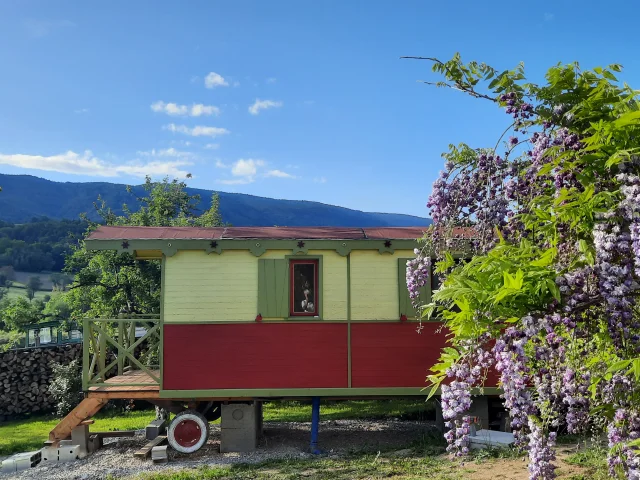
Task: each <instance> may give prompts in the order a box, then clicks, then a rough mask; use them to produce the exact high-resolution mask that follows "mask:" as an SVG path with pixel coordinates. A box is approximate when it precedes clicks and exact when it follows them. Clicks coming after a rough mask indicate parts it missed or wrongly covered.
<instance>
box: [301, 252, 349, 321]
mask: <svg viewBox="0 0 640 480" xmlns="http://www.w3.org/2000/svg"><path fill="white" fill-rule="evenodd" d="M309 255H322V319H323V320H346V319H347V285H348V284H347V257H342V256H340V255H338V254H337V253H336V252H335V251H329V250H309Z"/></svg>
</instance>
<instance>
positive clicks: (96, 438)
mask: <svg viewBox="0 0 640 480" xmlns="http://www.w3.org/2000/svg"><path fill="white" fill-rule="evenodd" d="M102 445H103V443H102V437H101V436H100V435H90V436H89V441H88V442H87V453H93V452H95V451H96V450H98V449H99V448H102Z"/></svg>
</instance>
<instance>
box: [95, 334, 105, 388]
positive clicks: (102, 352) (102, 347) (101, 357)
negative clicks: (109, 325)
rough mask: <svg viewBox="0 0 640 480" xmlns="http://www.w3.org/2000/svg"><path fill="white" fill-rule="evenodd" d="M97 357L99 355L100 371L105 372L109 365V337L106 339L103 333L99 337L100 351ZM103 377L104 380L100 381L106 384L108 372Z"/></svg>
mask: <svg viewBox="0 0 640 480" xmlns="http://www.w3.org/2000/svg"><path fill="white" fill-rule="evenodd" d="M104 328H106V327H104ZM96 355H98V371H99V372H104V369H105V367H106V365H107V337H105V336H104V333H102V332H100V335H99V336H98V351H97V352H96ZM103 376H104V378H102V379H100V381H103V382H104V380H105V379H106V372H105V373H103Z"/></svg>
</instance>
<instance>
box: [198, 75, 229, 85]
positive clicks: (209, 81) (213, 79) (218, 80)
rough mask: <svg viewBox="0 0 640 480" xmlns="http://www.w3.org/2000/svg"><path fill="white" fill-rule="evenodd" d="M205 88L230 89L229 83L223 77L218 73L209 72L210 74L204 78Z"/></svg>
mask: <svg viewBox="0 0 640 480" xmlns="http://www.w3.org/2000/svg"><path fill="white" fill-rule="evenodd" d="M204 86H205V87H207V88H216V87H228V86H229V82H227V81H226V80H225V79H224V77H223V76H222V75H219V74H217V73H216V72H209V74H208V75H207V76H206V77H204Z"/></svg>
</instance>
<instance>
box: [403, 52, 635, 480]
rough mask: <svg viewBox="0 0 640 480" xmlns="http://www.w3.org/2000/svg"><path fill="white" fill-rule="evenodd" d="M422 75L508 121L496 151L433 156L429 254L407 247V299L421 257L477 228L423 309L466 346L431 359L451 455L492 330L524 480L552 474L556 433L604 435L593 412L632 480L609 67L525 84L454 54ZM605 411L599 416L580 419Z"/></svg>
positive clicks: (461, 447) (631, 116)
mask: <svg viewBox="0 0 640 480" xmlns="http://www.w3.org/2000/svg"><path fill="white" fill-rule="evenodd" d="M433 68H434V71H435V72H437V73H439V74H441V75H443V76H444V77H445V79H446V82H444V85H445V86H449V87H451V88H454V89H456V90H461V91H463V92H467V93H469V94H470V95H471V96H473V97H475V98H481V99H485V100H490V101H493V102H496V103H497V104H499V105H500V106H501V107H503V108H504V109H505V112H506V113H507V114H508V115H509V116H510V121H511V122H512V123H511V125H510V127H509V128H508V129H507V130H506V131H505V133H504V134H503V135H502V136H501V137H500V139H499V140H498V142H497V144H496V145H495V146H494V147H493V148H478V149H476V148H471V147H469V146H466V145H459V146H456V147H454V146H452V147H451V148H450V151H449V152H448V153H447V154H445V155H444V157H445V160H446V162H445V165H444V170H443V171H442V172H441V173H440V176H439V178H438V179H437V180H436V182H435V183H434V186H433V192H432V194H431V195H430V197H429V200H428V203H427V206H428V207H429V208H430V211H431V216H432V218H433V220H434V226H433V227H432V228H431V229H429V231H428V232H427V235H426V240H427V242H430V243H429V247H430V252H429V255H425V254H423V253H421V252H422V250H419V251H417V252H416V259H415V260H412V261H410V262H409V263H408V265H407V286H408V288H409V291H410V292H411V298H412V300H413V301H414V302H419V289H420V288H422V287H423V286H424V285H425V284H426V282H427V279H428V275H430V267H429V260H428V258H427V257H428V256H431V254H433V255H435V258H436V261H440V260H442V259H446V258H451V257H448V256H447V254H448V253H451V252H452V251H454V250H456V249H458V250H459V249H460V248H461V244H460V243H455V242H454V240H455V239H456V233H459V229H460V228H461V227H462V228H471V229H473V231H474V239H473V242H472V245H471V248H470V249H469V248H468V247H469V246H468V245H467V246H466V247H467V251H468V253H469V255H470V256H474V260H472V261H470V262H468V263H467V264H466V266H465V267H464V268H457V267H455V266H454V267H451V269H450V271H447V272H446V273H445V274H444V275H443V276H444V278H443V282H442V285H443V286H442V287H441V289H440V291H439V292H438V293H437V294H436V295H434V303H433V304H432V305H430V306H429V308H428V309H425V311H429V312H431V311H434V310H438V309H440V310H441V311H442V315H441V318H443V319H444V320H445V324H446V323H448V322H451V323H452V324H453V327H454V328H453V329H452V330H453V331H454V332H455V335H454V337H453V342H452V343H453V345H454V346H455V347H459V348H460V349H461V351H464V352H467V354H465V355H462V356H461V357H460V359H458V360H456V361H453V360H451V359H447V357H445V356H443V359H444V361H443V360H442V359H441V365H443V366H437V368H436V370H434V371H435V372H436V374H435V375H433V376H432V377H433V378H436V380H437V381H441V380H442V379H444V378H449V379H450V380H451V383H450V384H449V385H441V391H442V396H443V407H445V412H446V418H447V420H448V421H449V422H450V425H451V427H452V428H451V430H450V431H449V432H448V433H447V439H448V440H449V443H450V451H451V452H453V453H456V454H463V453H465V452H466V450H465V447H467V443H466V442H467V441H468V438H467V437H465V435H468V433H467V432H468V428H467V427H468V419H467V417H466V412H467V411H468V408H469V406H470V402H471V400H470V398H471V394H470V392H471V389H472V388H473V386H475V385H477V384H478V382H480V381H481V380H480V379H479V378H478V377H476V376H475V375H474V364H473V363H472V362H470V359H471V358H472V355H471V354H470V353H469V352H473V351H474V348H475V347H474V343H473V342H476V343H475V346H479V345H480V344H483V345H484V344H486V337H485V335H489V337H490V338H492V339H493V340H494V341H495V344H494V345H493V347H492V348H491V357H492V358H493V359H494V361H495V369H496V370H497V372H498V373H499V374H500V383H499V385H500V387H501V388H502V391H503V394H502V396H503V398H504V401H505V407H506V408H507V409H508V410H509V413H510V417H511V421H512V429H513V431H514V433H515V435H516V438H517V440H518V442H519V444H520V445H521V446H523V447H526V448H527V449H528V450H529V459H530V463H529V472H530V478H531V479H535V480H538V479H545V480H547V479H551V478H554V477H555V473H554V470H555V468H554V466H553V461H554V458H555V456H554V454H553V448H554V443H555V434H556V433H555V432H556V431H563V430H566V431H567V432H570V433H580V432H583V431H584V430H585V428H586V427H587V426H595V425H602V424H603V423H604V421H605V418H598V419H597V422H596V418H595V417H594V416H596V415H601V416H602V415H604V414H603V413H593V412H606V411H611V409H613V410H614V411H616V414H615V418H614V419H608V422H609V430H608V438H609V444H610V448H611V454H610V462H611V467H612V468H611V472H612V475H618V476H624V477H626V478H632V479H636V478H638V463H639V462H640V460H639V458H640V456H638V455H637V452H636V451H635V450H634V447H633V445H630V444H629V442H630V441H632V440H634V439H637V438H638V435H640V428H639V427H640V421H639V420H638V414H637V412H639V411H640V360H639V359H638V354H640V312H639V311H638V310H639V309H638V305H637V301H636V298H637V296H640V157H639V156H638V151H640V148H639V147H638V138H640V121H639V120H640V113H639V111H640V110H639V109H638V107H637V105H638V101H639V99H638V94H637V92H636V91H634V90H631V89H630V88H628V87H626V86H620V85H619V84H618V83H617V82H616V80H615V72H618V71H620V67H619V66H617V65H612V66H610V67H608V69H602V68H600V69H594V70H593V71H590V72H583V71H582V70H580V68H579V67H578V66H577V64H572V65H566V66H556V67H553V68H552V69H550V71H549V73H548V75H547V77H546V78H547V82H548V83H547V84H545V85H542V86H540V85H533V84H530V83H526V82H525V81H524V72H523V70H522V68H521V67H518V68H516V69H515V70H513V71H504V72H498V71H496V70H494V69H492V68H491V67H489V66H487V65H485V64H479V63H475V62H471V63H469V64H463V63H462V62H461V60H460V57H459V56H457V55H456V56H454V58H453V59H452V60H450V61H447V62H440V61H437V60H436V61H435V62H434V67H433ZM439 85H443V84H442V83H440V84H439ZM481 85H487V86H488V89H489V91H490V93H482V92H479V91H478V89H479V88H480V86H481ZM443 265H445V266H446V267H449V266H450V265H451V264H450V262H449V263H444V264H443ZM481 338H482V341H480V339H481ZM587 360H588V362H589V363H588V365H589V367H587V366H586V365H587ZM447 362H449V363H447ZM451 362H454V363H453V364H452V363H451ZM439 365H440V364H439ZM595 372H598V374H595ZM601 372H602V373H604V372H607V375H604V374H601ZM432 377H430V378H432ZM437 381H436V382H434V384H437ZM590 390H592V391H594V392H597V395H595V396H592V395H591V391H590ZM602 405H605V406H608V407H610V408H607V409H596V410H592V408H593V407H598V406H602Z"/></svg>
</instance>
